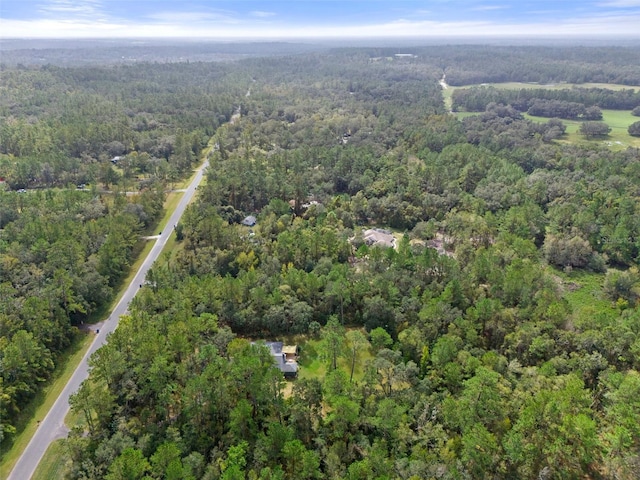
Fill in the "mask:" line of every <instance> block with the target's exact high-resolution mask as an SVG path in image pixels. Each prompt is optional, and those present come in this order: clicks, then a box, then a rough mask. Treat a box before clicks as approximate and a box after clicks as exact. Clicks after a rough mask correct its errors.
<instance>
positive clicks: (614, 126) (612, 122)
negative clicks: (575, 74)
mask: <svg viewBox="0 0 640 480" xmlns="http://www.w3.org/2000/svg"><path fill="white" fill-rule="evenodd" d="M478 86H483V87H495V88H504V89H507V90H517V89H522V88H543V89H546V90H561V89H566V88H573V87H578V88H606V89H608V90H616V91H617V90H634V91H636V92H637V91H640V86H628V85H615V84H612V83H583V84H574V83H555V84H548V85H542V84H538V83H522V82H506V83H483V84H481V85H465V86H462V87H451V86H449V87H448V88H447V89H446V90H443V91H442V94H443V97H444V101H445V105H447V108H450V107H451V95H452V94H453V92H454V91H455V90H459V89H462V88H472V87H478ZM455 115H456V117H458V118H459V119H463V118H465V117H469V116H472V115H478V113H477V112H455ZM524 116H525V118H527V119H529V120H531V121H534V122H541V123H543V122H546V121H548V120H549V119H548V118H546V117H534V116H532V115H528V114H524ZM602 121H603V122H605V123H606V124H607V125H609V127H611V132H610V133H609V135H608V136H606V137H604V138H594V139H587V138H585V137H584V136H582V135H580V134H579V133H578V131H579V129H580V124H581V123H582V122H580V121H576V120H562V122H563V123H564V124H565V125H566V127H567V133H566V135H565V136H564V137H563V138H562V139H561V140H560V141H561V142H566V143H582V144H601V145H605V146H607V147H610V148H612V149H614V150H622V149H626V148H627V147H638V148H640V137H632V136H631V135H629V133H628V131H627V129H628V128H629V125H631V124H632V123H635V122H640V117H634V116H633V115H631V111H630V110H602Z"/></svg>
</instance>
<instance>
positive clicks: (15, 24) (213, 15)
mask: <svg viewBox="0 0 640 480" xmlns="http://www.w3.org/2000/svg"><path fill="white" fill-rule="evenodd" d="M194 15H195V17H194ZM194 18H196V19H197V20H198V21H195V22H194V21H193V20H194ZM638 25H640V14H639V15H606V16H596V15H594V16H591V17H579V18H574V19H568V20H557V21H555V22H553V23H496V22H490V21H483V22H479V21H473V22H471V21H468V22H462V21H449V22H437V21H423V20H420V21H417V20H406V19H401V20H395V21H389V22H385V23H378V24H370V25H348V26H344V25H343V26H329V27H326V26H318V25H316V26H314V25H304V24H302V25H285V24H281V23H277V22H275V23H269V24H265V23H264V22H263V21H262V19H260V18H258V19H256V20H255V21H240V20H238V19H234V18H233V17H231V16H230V15H225V14H224V12H222V13H221V12H208V13H207V12H205V13H197V12H192V13H184V14H181V15H178V14H175V13H168V12H165V13H158V14H155V15H154V16H153V18H149V19H147V21H144V22H135V23H134V22H129V21H127V20H110V21H106V22H104V21H103V22H97V21H92V20H89V19H86V18H85V19H77V20H74V21H73V22H66V21H59V20H56V19H51V18H50V19H42V20H35V21H17V20H1V24H0V32H2V33H0V36H2V37H4V38H34V37H37V38H74V37H78V38H92V37H93V38H98V37H165V38H197V37H200V38H225V39H226V38H229V39H248V38H253V39H255V38H282V39H287V38H288V39H295V38H310V37H311V38H313V37H334V38H339V37H343V38H372V37H398V38H400V37H443V36H449V37H467V38H471V37H481V36H489V37H497V36H502V37H544V36H547V37H550V36H557V37H565V38H566V37H571V38H577V37H612V36H620V37H622V36H626V37H632V38H638V37H640V30H639V29H638Z"/></svg>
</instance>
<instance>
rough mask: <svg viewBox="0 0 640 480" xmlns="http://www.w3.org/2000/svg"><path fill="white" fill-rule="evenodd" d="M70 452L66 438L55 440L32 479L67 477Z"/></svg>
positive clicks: (43, 479) (48, 479)
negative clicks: (66, 444)
mask: <svg viewBox="0 0 640 480" xmlns="http://www.w3.org/2000/svg"><path fill="white" fill-rule="evenodd" d="M70 461H71V459H70V458H69V453H68V451H67V448H66V446H65V441H64V440H56V441H55V442H53V443H52V444H51V445H50V446H49V448H48V449H47V451H46V452H45V454H44V457H42V461H41V462H40V463H39V464H38V468H36V471H35V472H34V474H33V477H32V480H58V479H60V478H65V476H66V473H67V471H68V469H69V462H70Z"/></svg>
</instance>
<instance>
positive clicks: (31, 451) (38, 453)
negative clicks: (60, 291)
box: [7, 161, 208, 480]
mask: <svg viewBox="0 0 640 480" xmlns="http://www.w3.org/2000/svg"><path fill="white" fill-rule="evenodd" d="M207 166H208V162H207V161H205V162H204V163H203V164H202V166H201V167H200V168H199V169H198V170H197V172H196V175H195V178H194V179H193V181H192V182H191V184H190V185H189V187H188V188H187V189H186V191H185V193H184V195H183V196H182V198H181V199H180V203H179V204H178V207H177V208H176V209H175V211H174V212H173V214H172V215H171V218H170V219H169V223H168V224H167V226H166V228H165V230H164V231H163V232H162V234H161V235H159V236H158V238H157V240H156V244H155V245H154V246H153V248H152V249H151V252H149V255H147V258H146V259H145V260H144V263H143V264H142V266H141V267H140V269H139V270H138V273H137V274H136V276H135V277H134V279H133V281H132V282H131V284H130V285H129V286H128V287H127V290H126V292H125V293H124V295H123V296H122V299H121V300H120V301H119V302H118V305H116V307H115V309H114V310H113V312H112V313H111V315H110V316H109V318H108V319H107V320H106V321H105V322H104V324H103V325H102V327H101V328H100V333H98V334H97V335H96V336H95V338H94V339H93V343H92V344H91V347H90V348H89V350H88V351H87V353H86V354H85V356H84V358H83V359H82V361H81V362H80V365H78V368H76V371H75V372H74V373H73V376H72V377H71V379H70V380H69V383H67V385H66V386H65V387H64V390H63V391H62V393H61V394H60V396H59V397H58V399H57V400H56V403H54V404H53V407H52V408H51V410H49V413H48V414H47V416H46V417H45V418H44V420H42V422H40V425H39V426H38V429H37V430H36V433H35V435H34V436H33V438H32V439H31V441H30V442H29V445H27V448H26V449H25V450H24V452H23V453H22V456H21V457H20V459H19V460H18V462H17V463H16V464H15V466H14V467H13V470H12V471H11V473H10V474H9V477H8V478H7V480H28V479H30V478H31V477H32V476H33V472H35V470H36V467H37V466H38V463H40V460H42V457H43V456H44V453H45V452H46V451H47V448H48V447H49V444H50V443H51V442H53V441H54V440H56V439H58V438H63V437H66V436H67V433H68V429H67V427H66V426H65V424H64V417H65V416H66V415H67V413H68V412H69V396H70V395H71V394H72V393H74V392H76V391H77V390H78V388H79V387H80V384H81V383H82V381H83V380H84V379H85V378H87V377H88V376H89V364H88V360H89V357H90V356H91V354H92V353H93V352H95V351H96V350H97V349H99V348H100V347H101V346H102V345H104V344H105V343H106V341H107V335H109V333H111V332H113V331H114V330H115V329H116V327H117V326H118V322H119V320H120V316H121V315H122V314H124V313H125V312H126V311H127V307H128V306H129V302H130V301H131V299H132V298H133V297H134V296H135V295H136V293H138V290H139V288H140V285H141V284H143V283H144V281H145V277H146V275H147V271H148V270H149V267H151V265H152V264H153V262H155V260H156V259H157V258H158V256H159V255H160V252H162V249H163V248H164V246H165V244H166V243H167V240H168V239H169V236H170V235H171V232H172V231H173V226H174V225H175V224H177V223H178V221H179V220H180V217H181V216H182V214H183V213H184V210H185V208H186V207H187V205H188V204H189V202H190V201H191V199H192V198H193V196H194V194H195V192H196V187H197V186H198V184H199V183H200V181H201V180H202V177H203V170H204V169H205V168H206V167H207Z"/></svg>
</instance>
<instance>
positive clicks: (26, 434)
mask: <svg viewBox="0 0 640 480" xmlns="http://www.w3.org/2000/svg"><path fill="white" fill-rule="evenodd" d="M92 341H93V334H92V333H78V335H77V336H76V338H75V339H74V340H73V343H72V344H71V347H70V348H69V349H68V350H67V351H66V352H65V353H64V354H63V355H62V356H61V357H60V359H59V360H58V367H57V368H56V369H55V370H54V372H53V375H52V379H51V381H50V382H49V384H48V385H47V386H46V387H45V388H43V389H42V390H41V391H40V392H39V393H38V394H37V395H36V397H35V398H34V400H33V401H31V402H29V404H28V405H27V407H26V408H25V409H24V410H23V412H22V415H21V418H20V419H19V420H18V422H17V425H16V427H17V429H18V431H19V432H20V433H19V434H18V435H16V437H15V438H14V441H13V443H12V444H11V445H10V446H9V447H10V448H8V449H7V451H6V452H5V451H4V450H3V451H2V452H1V453H2V461H1V462H0V478H7V477H8V476H9V472H10V471H11V469H12V468H13V466H14V465H15V463H16V462H17V461H18V458H20V455H21V454H22V452H23V451H24V449H25V448H26V447H27V445H28V443H29V441H30V440H31V437H32V436H33V434H34V433H35V431H36V429H37V428H38V421H39V420H40V419H42V418H44V417H45V416H46V415H47V413H48V412H49V410H50V409H51V407H52V406H53V404H54V403H55V401H56V400H57V398H58V396H59V395H60V393H61V392H62V390H63V389H64V387H65V385H66V384H67V382H68V381H69V379H70V378H71V375H73V372H74V371H75V369H76V366H77V365H78V364H79V363H80V360H82V357H83V356H84V354H85V352H86V351H87V349H88V348H89V346H90V345H91V342H92ZM53 478H60V477H53Z"/></svg>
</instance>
